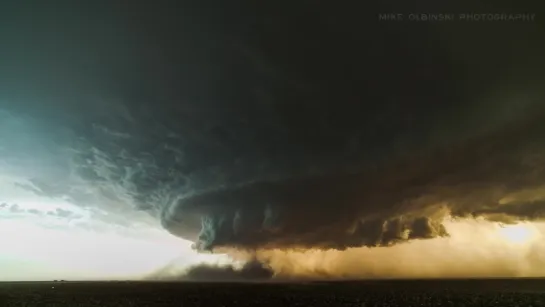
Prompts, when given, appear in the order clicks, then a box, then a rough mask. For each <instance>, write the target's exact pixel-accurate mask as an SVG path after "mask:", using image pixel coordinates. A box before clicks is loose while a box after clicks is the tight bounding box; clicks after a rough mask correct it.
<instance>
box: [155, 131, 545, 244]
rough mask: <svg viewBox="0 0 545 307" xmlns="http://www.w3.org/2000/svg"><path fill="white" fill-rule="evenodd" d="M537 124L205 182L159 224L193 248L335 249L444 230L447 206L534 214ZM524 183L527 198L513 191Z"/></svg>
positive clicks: (540, 174)
mask: <svg viewBox="0 0 545 307" xmlns="http://www.w3.org/2000/svg"><path fill="white" fill-rule="evenodd" d="M541 126H542V124H541V123H535V122H534V123H530V124H528V123H525V124H523V125H520V126H514V127H508V130H507V131H505V130H504V131H499V132H496V134H492V135H486V136H485V137H482V138H477V139H474V140H472V141H468V142H466V143H465V144H463V145H460V146H452V147H450V148H446V149H442V150H440V151H435V152H433V151H432V152H431V154H430V152H429V151H428V152H427V153H426V154H424V155H421V156H416V157H413V158H410V159H406V160H402V161H399V162H398V163H393V165H388V166H387V167H379V168H378V169H376V170H374V171H373V170H369V169H367V170H362V171H358V172H357V173H354V174H339V175H335V174H325V175H322V174H319V175H314V176H307V177H303V178H289V179H284V180H278V181H269V182H254V183H249V184H247V185H242V186H239V187H232V188H224V189H219V190H216V191H206V192H205V193H202V194H200V195H195V196H191V197H187V198H183V199H181V200H179V201H177V202H174V203H172V204H171V205H170V207H167V208H165V210H164V211H163V215H162V221H163V225H164V226H165V227H166V228H167V229H168V230H169V231H171V232H172V233H174V234H177V235H180V236H182V237H183V236H187V237H188V238H190V239H191V240H194V241H196V242H197V243H196V245H195V247H196V248H197V249H200V250H209V249H213V248H215V247H239V248H321V249H331V248H333V249H340V250H342V249H347V248H352V247H361V246H368V247H373V246H391V245H394V244H396V243H399V242H405V241H409V240H413V239H430V238H435V237H445V236H448V231H447V230H446V229H445V227H444V225H443V224H442V221H443V219H444V218H445V217H447V216H454V217H464V218H467V217H473V218H476V217H483V218H485V219H488V220H491V221H503V222H506V221H511V222H516V221H528V220H531V221H538V220H541V219H544V218H545V203H544V202H543V199H545V194H544V193H542V192H543V191H542V190H543V188H542V187H543V185H544V183H545V182H544V181H543V178H545V168H544V166H545V164H541V162H542V161H541V157H542V156H545V147H544V146H543V144H542V143H534V142H531V143H530V142H527V141H528V140H535V139H534V138H537V137H538V136H539V135H541V131H543V129H542V128H543V127H541ZM531 156H534V157H536V156H537V159H534V160H528V158H529V157H531ZM524 189H525V190H527V191H530V192H527V193H530V194H532V193H533V195H532V196H533V199H524V198H521V197H520V196H519V198H517V196H516V195H517V193H518V194H520V193H521V191H522V190H524ZM532 191H533V192H532ZM509 197H511V198H514V199H513V200H511V201H509V202H506V199H508V198H509Z"/></svg>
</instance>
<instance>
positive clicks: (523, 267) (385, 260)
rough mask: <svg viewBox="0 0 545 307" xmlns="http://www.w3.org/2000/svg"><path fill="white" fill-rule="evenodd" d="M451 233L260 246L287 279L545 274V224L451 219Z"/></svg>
mask: <svg viewBox="0 0 545 307" xmlns="http://www.w3.org/2000/svg"><path fill="white" fill-rule="evenodd" d="M445 226H446V228H447V230H448V231H449V232H450V234H451V236H450V237H448V238H436V239H430V240H420V241H412V242H408V243H404V244H399V245H395V246H392V247H377V248H352V249H348V250H345V251H336V250H328V251H320V250H307V251H286V250H261V251H258V252H257V256H258V258H259V259H261V260H263V261H267V262H268V263H269V264H270V265H271V266H272V268H273V269H274V270H275V272H276V275H277V277H284V278H334V279H336V278H341V279H351V278H450V277H453V278H457V277H537V276H545V240H543V239H544V238H545V223H519V224H516V225H501V224H498V223H492V222H487V221H484V220H482V219H477V220H448V221H446V222H445Z"/></svg>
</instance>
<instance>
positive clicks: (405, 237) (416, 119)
mask: <svg viewBox="0 0 545 307" xmlns="http://www.w3.org/2000/svg"><path fill="white" fill-rule="evenodd" d="M127 5H128V6H129V8H126V7H118V6H115V5H112V6H111V7H102V6H101V4H98V2H97V3H93V4H86V5H83V4H76V3H74V4H71V5H67V6H66V7H63V8H62V9H61V8H58V7H49V6H48V5H46V4H40V5H38V7H39V8H34V9H33V10H32V11H29V10H26V9H24V8H22V7H20V8H17V7H15V6H17V5H14V7H10V8H9V9H8V8H6V9H0V11H2V12H11V14H8V15H7V16H5V18H2V20H3V22H5V23H7V24H8V25H11V26H10V27H2V28H3V29H2V30H1V31H2V32H0V35H1V38H2V41H3V43H2V44H3V46H5V48H3V51H2V52H3V54H2V57H0V58H1V60H0V61H2V62H1V63H0V64H2V65H1V66H2V67H3V69H2V72H1V73H0V77H1V78H2V80H6V82H1V83H0V118H1V119H2V121H0V141H1V142H0V154H1V161H0V162H1V164H0V166H2V169H3V170H4V171H5V173H6V174H10V175H13V176H17V177H18V178H21V177H23V178H25V179H26V182H27V183H26V184H25V185H23V186H24V187H25V188H26V189H27V190H32V191H34V192H35V193H37V194H39V195H42V196H47V197H57V198H61V197H62V198H63V199H66V200H68V201H70V202H72V203H75V204H77V205H80V206H84V207H99V208H100V210H104V211H107V212H111V213H116V214H117V215H116V216H122V217H124V219H127V220H128V219H130V217H131V216H133V215H131V214H130V213H128V212H134V211H145V212H147V213H149V214H150V215H151V216H154V217H156V218H157V219H160V221H161V223H162V225H163V226H164V227H165V229H166V230H167V231H169V232H171V233H172V234H174V235H176V236H179V237H181V238H185V239H189V240H191V241H193V242H195V245H194V246H195V248H196V249H198V250H213V249H215V248H220V247H235V248H240V249H250V250H251V249H257V248H296V249H297V248H318V249H339V250H344V249H347V248H352V247H362V246H368V247H376V246H391V245H394V244H396V243H400V242H406V241H410V240H415V239H430V238H435V237H444V236H448V235H449V234H448V232H447V230H446V228H445V227H444V225H443V224H442V223H443V220H444V219H445V218H446V217H460V218H476V217H482V218H485V219H490V220H494V221H503V222H506V221H507V222H509V221H511V222H512V221H520V220H541V219H543V218H545V212H544V210H545V209H544V200H545V193H543V192H542V187H543V186H545V169H544V167H545V141H544V140H545V138H544V137H545V104H544V99H545V93H544V89H543V82H544V81H545V61H543V57H542V55H543V53H544V51H545V43H544V41H543V40H542V39H540V38H542V37H543V25H542V24H540V21H539V20H536V21H531V22H530V21H528V22H506V21H504V22H496V23H490V22H488V23H468V22H465V23H464V22H443V23H431V22H427V23H424V22H405V23H401V22H395V21H385V20H381V19H380V18H378V16H379V14H382V13H389V12H392V11H395V12H399V13H401V12H407V13H409V12H414V11H422V10H423V8H410V7H406V6H405V5H401V4H400V5H399V6H396V5H393V4H390V5H378V4H377V5H372V4H364V3H362V2H361V1H350V3H347V4H346V5H343V6H341V5H339V6H330V5H326V3H325V2H324V3H322V2H317V3H313V4H312V5H309V4H307V2H306V1H295V2H294V3H291V4H290V5H284V4H281V3H280V2H277V1H266V2H265V3H262V4H260V5H257V4H253V3H250V2H247V3H246V2H244V3H242V4H241V6H240V8H239V6H236V7H237V8H236V9H235V6H234V5H233V6H231V5H228V4H220V3H218V5H217V6H215V8H216V9H215V10H213V11H211V10H209V9H207V8H205V7H196V6H191V5H189V4H187V3H184V4H180V5H179V7H177V9H175V8H173V7H169V6H167V5H165V6H161V5H159V4H157V5H148V4H145V3H144V2H142V1H132V2H131V3H130V4H127ZM430 9H436V10H438V11H445V10H447V11H448V10H451V11H452V12H453V13H454V12H458V11H460V10H465V11H475V10H481V11H486V12H490V11H494V12H496V11H497V12H504V11H506V10H507V9H508V8H507V7H505V6H503V5H502V4H501V3H499V2H498V4H497V7H490V8H487V7H479V5H478V4H474V6H472V7H462V5H461V4H460V5H459V6H458V7H446V6H444V7H442V6H441V5H437V7H435V8H431V7H430V8H426V11H429V10H430ZM509 9H510V10H513V8H509ZM521 10H523V8H521ZM524 11H528V8H524ZM106 12H107V13H106ZM515 13H518V12H515ZM76 17H77V18H76ZM37 23H39V26H36V24H37ZM197 29H198V30H197ZM23 37H24V39H21V38H23ZM29 42H30V44H31V45H32V47H31V48H29V46H28V44H29ZM508 46H510V47H508ZM512 46H515V47H512ZM4 64H5V65H4ZM52 76H54V77H52ZM521 191H529V192H527V194H529V195H531V197H526V196H528V195H526V196H525V197H522V196H520V195H521V194H520V193H521ZM517 193H518V194H517ZM506 199H510V200H509V201H506ZM4 209H6V208H4ZM55 214H57V215H60V216H64V215H67V214H69V213H68V212H64V211H58V212H55ZM112 220H114V219H112ZM119 220H121V219H119ZM120 222H121V221H120ZM205 271H206V270H205ZM195 272H196V273H195V274H200V273H199V272H201V273H202V272H203V271H199V270H196V271H195ZM206 274H208V273H206V272H205V275H206Z"/></svg>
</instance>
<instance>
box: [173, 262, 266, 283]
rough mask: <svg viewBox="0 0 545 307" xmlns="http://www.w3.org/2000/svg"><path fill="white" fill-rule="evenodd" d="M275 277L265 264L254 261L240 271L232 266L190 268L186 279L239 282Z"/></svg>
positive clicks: (246, 264)
mask: <svg viewBox="0 0 545 307" xmlns="http://www.w3.org/2000/svg"><path fill="white" fill-rule="evenodd" d="M272 276H273V271H272V269H271V268H269V267H267V266H266V265H265V264H263V263H260V262H258V261H257V260H252V261H248V262H246V263H245V264H244V265H243V266H242V268H240V269H238V268H235V267H233V266H232V265H227V266H213V265H206V264H202V265H197V266H193V267H191V268H189V270H188V271H187V273H186V274H185V275H184V277H183V278H184V279H188V280H196V281H220V280H225V281H237V280H265V279H269V278H271V277H272Z"/></svg>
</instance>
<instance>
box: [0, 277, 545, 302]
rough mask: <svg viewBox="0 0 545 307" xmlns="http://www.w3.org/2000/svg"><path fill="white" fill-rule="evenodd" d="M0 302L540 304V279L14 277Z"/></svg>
mask: <svg viewBox="0 0 545 307" xmlns="http://www.w3.org/2000/svg"><path fill="white" fill-rule="evenodd" d="M0 306H2V307H8V306H74V307H75V306H150V307H153V306H211V307H212V306H281V307H287V306H312V307H319V306H366V307H371V306H376V307H379V306H403V307H409V306H419V307H425V306H506V307H515V306H524V307H530V306H534V307H539V306H545V279H485V280H483V279H472V280H411V281H408V280H387V281H350V282H312V283H192V282H13V283H0Z"/></svg>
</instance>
